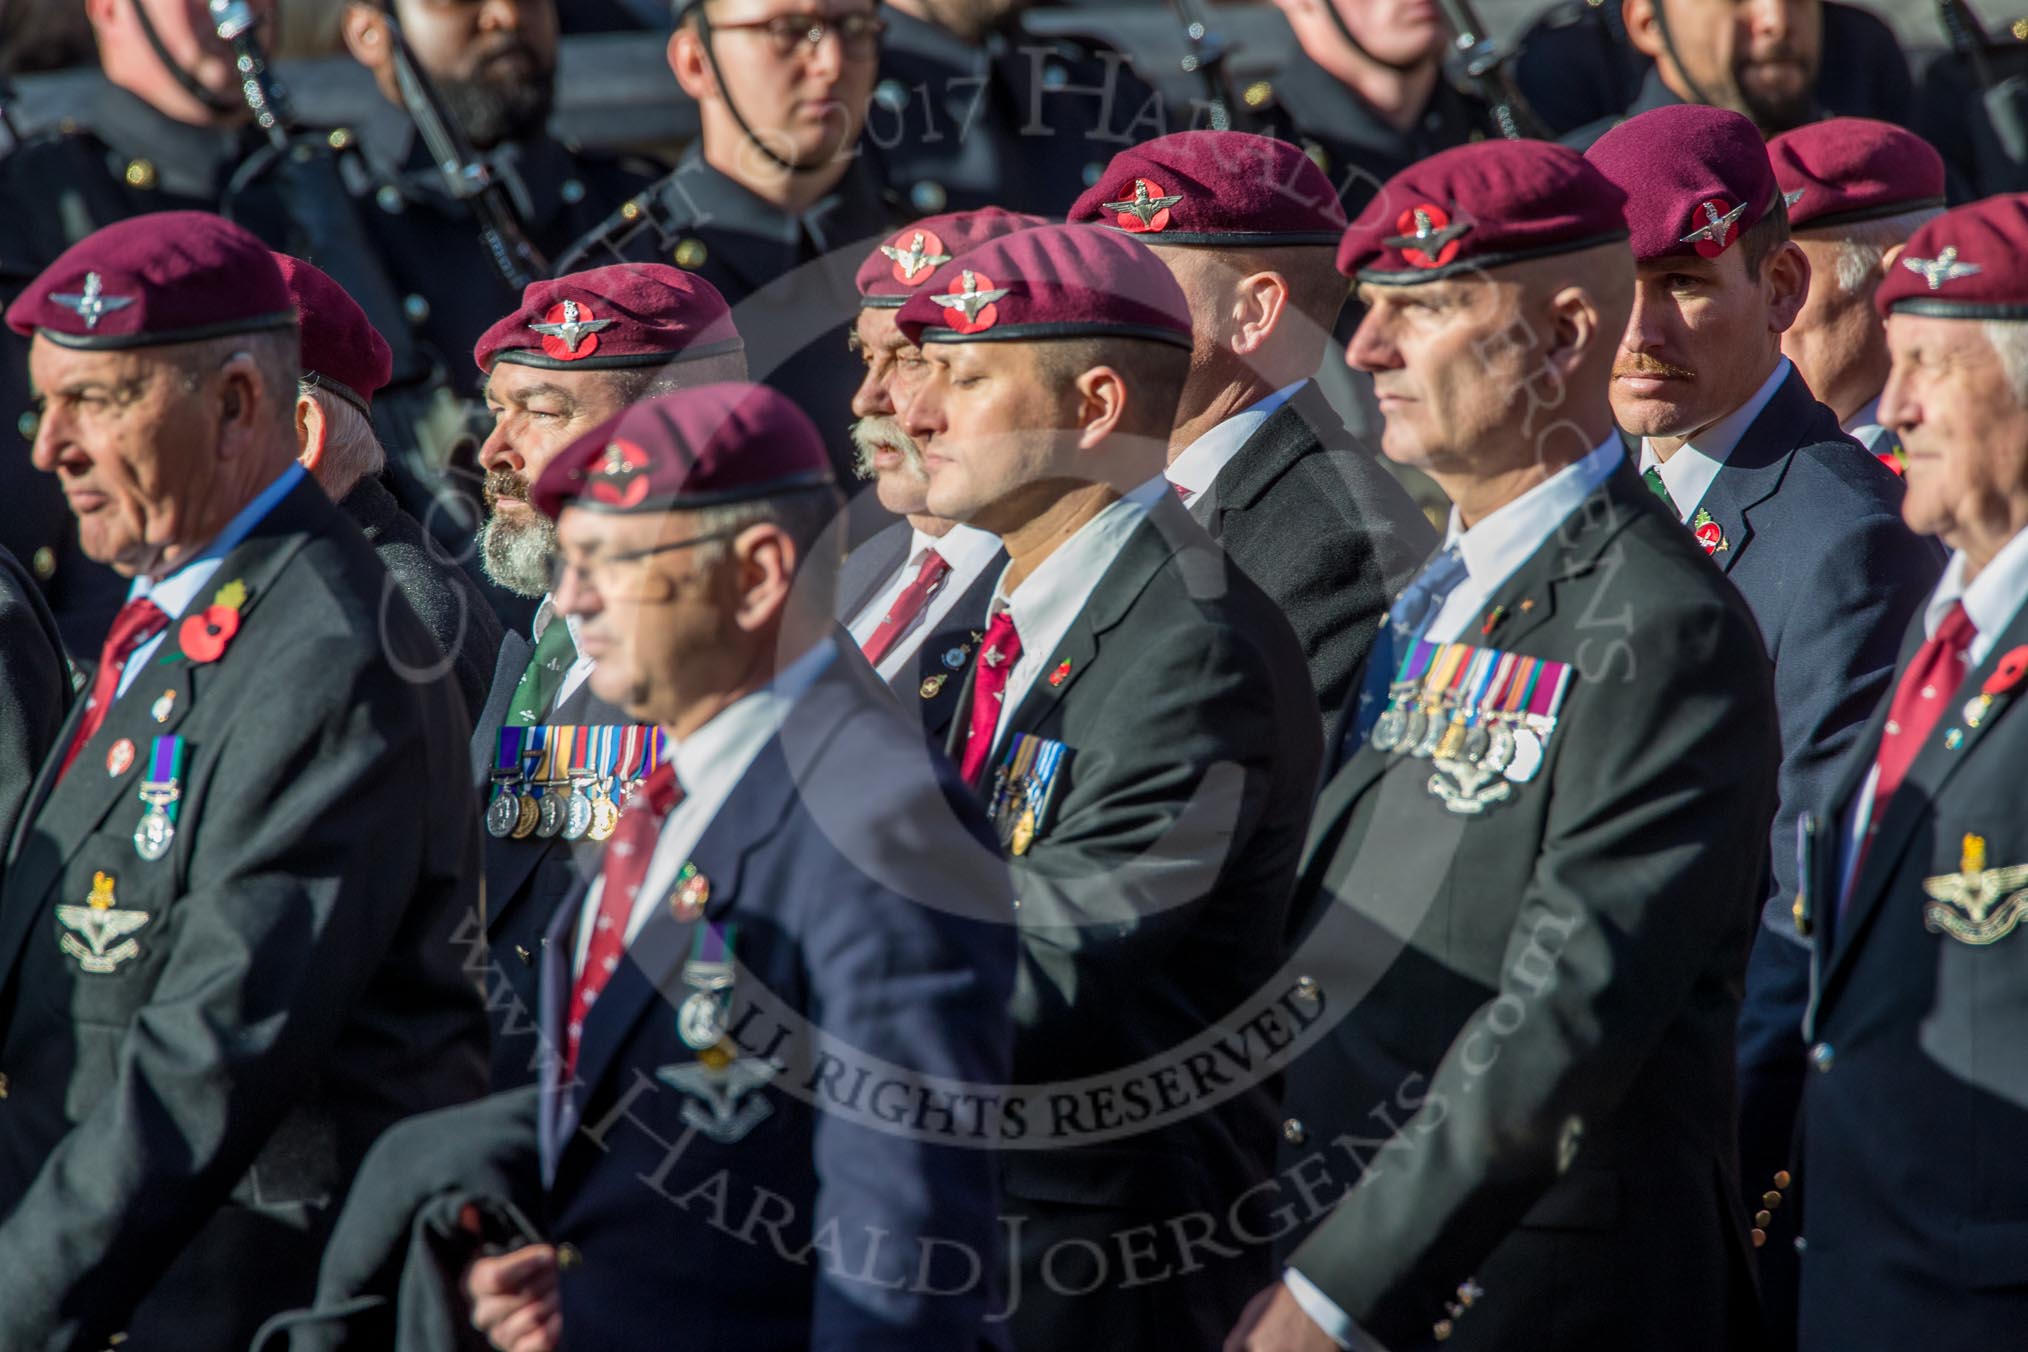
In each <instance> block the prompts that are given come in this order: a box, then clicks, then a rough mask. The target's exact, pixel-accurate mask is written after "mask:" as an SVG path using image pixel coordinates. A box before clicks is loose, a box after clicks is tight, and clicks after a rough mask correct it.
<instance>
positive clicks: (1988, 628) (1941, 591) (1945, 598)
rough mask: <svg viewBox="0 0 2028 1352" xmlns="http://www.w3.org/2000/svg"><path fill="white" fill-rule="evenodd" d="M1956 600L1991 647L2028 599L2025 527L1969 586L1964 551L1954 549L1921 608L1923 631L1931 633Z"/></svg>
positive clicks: (1986, 645)
mask: <svg viewBox="0 0 2028 1352" xmlns="http://www.w3.org/2000/svg"><path fill="white" fill-rule="evenodd" d="M1958 602H1962V603H1963V605H1964V607H1965V618H1967V619H1969V620H1970V621H1971V622H1972V627H1973V628H1974V629H1976V630H1978V631H1979V638H1980V639H1981V640H1982V641H1983V646H1984V647H1985V648H1986V649H1988V650H1990V648H1991V647H1992V645H1993V644H1994V643H1996V642H1998V641H1999V637H2000V633H2001V631H2003V630H2004V629H2006V627H2007V626H2008V625H2009V624H2011V623H2013V621H2014V616H2015V615H2017V614H2019V613H2020V610H2021V606H2022V604H2023V603H2024V602H2028V530H2024V531H2022V532H2021V533H2020V534H2019V535H2016V536H2015V537H2014V538H2013V539H2011V540H2009V541H2008V542H2007V543H2006V544H2005V545H2003V546H2002V547H2001V549H2000V552H1999V553H1998V554H1995V555H1994V556H1993V561H1992V562H1991V563H1989V564H1987V565H1986V566H1985V568H1984V570H1983V571H1981V572H1980V574H1979V575H1978V576H1977V577H1976V578H1974V579H1972V582H1971V585H1969V586H1967V585H1966V584H1965V552H1964V551H1963V550H1962V549H1959V550H1953V551H1952V553H1951V561H1950V563H1949V564H1948V565H1946V566H1945V568H1944V574H1943V578H1942V580H1941V581H1939V582H1938V583H1937V584H1936V590H1935V591H1934V592H1932V593H1930V598H1929V605H1928V607H1927V608H1925V609H1924V611H1923V616H1922V622H1923V632H1924V633H1925V634H1929V635H1934V634H1935V633H1936V629H1937V626H1938V625H1939V624H1941V623H1943V617H1944V615H1945V613H1946V612H1948V611H1949V610H1950V608H1951V606H1952V605H1953V604H1954V603H1958ZM1975 646H1977V645H1975ZM1981 657H1983V653H1982V654H1981Z"/></svg>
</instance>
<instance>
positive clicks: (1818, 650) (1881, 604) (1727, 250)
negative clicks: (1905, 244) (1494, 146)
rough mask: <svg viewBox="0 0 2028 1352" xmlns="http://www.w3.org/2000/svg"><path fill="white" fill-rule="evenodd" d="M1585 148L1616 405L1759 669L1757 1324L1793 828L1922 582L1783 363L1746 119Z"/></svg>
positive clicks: (1746, 1014) (1798, 287)
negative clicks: (1608, 267) (1618, 209)
mask: <svg viewBox="0 0 2028 1352" xmlns="http://www.w3.org/2000/svg"><path fill="white" fill-rule="evenodd" d="M1587 157H1588V158H1589V159H1590V160H1591V162H1592V163H1593V164H1595V165H1596V166H1598V168H1599V169H1600V171H1601V172H1603V173H1604V174H1605V176H1606V177H1607V178H1609V179H1611V180H1613V182H1614V183H1616V184H1617V185H1618V186H1619V187H1620V188H1621V189H1622V190H1623V191H1625V192H1626V193H1627V198H1628V200H1627V224H1628V226H1629V228H1630V230H1631V231H1632V242H1633V250H1634V260H1635V268H1636V276H1637V282H1638V284H1637V291H1636V297H1635V302H1634V309H1633V314H1632V317H1631V318H1630V319H1629V320H1628V322H1627V329H1626V335H1625V337H1624V338H1623V339H1622V340H1621V344H1620V349H1621V350H1620V355H1619V359H1618V361H1617V363H1616V364H1615V366H1614V368H1613V381H1612V400H1613V412H1614V415H1615V416H1616V417H1617V419H1618V421H1619V425H1620V428H1621V430H1623V431H1624V432H1626V433H1627V434H1628V435H1629V436H1638V437H1639V438H1641V443H1640V450H1639V455H1638V460H1637V464H1638V468H1639V470H1640V472H1641V474H1642V477H1643V478H1644V479H1646V481H1647V483H1648V486H1649V488H1650V489H1651V490H1652V491H1653V492H1654V494H1655V496H1656V497H1657V498H1659V499H1660V500H1662V501H1663V502H1664V503H1665V504H1666V505H1667V506H1668V507H1669V509H1670V510H1671V511H1672V512H1673V513H1674V514H1675V515H1676V516H1677V518H1678V519H1679V520H1681V521H1682V522H1683V523H1684V524H1685V525H1686V526H1688V527H1689V528H1690V530H1691V531H1692V532H1693V533H1694V534H1695V536H1696V538H1697V540H1698V542H1699V543H1700V544H1701V545H1703V547H1704V551H1705V553H1706V554H1708V555H1709V556H1710V558H1711V562H1712V563H1713V564H1714V565H1716V566H1717V568H1718V569H1719V571H1720V572H1722V573H1724V574H1725V576H1726V577H1727V579H1729V580H1730V581H1731V582H1732V584H1733V585H1734V586H1736V587H1737V588H1739V591H1740V594H1741V595H1743V596H1744V597H1745V598H1746V602H1747V604H1748V605H1749V606H1750V607H1752V609H1753V614H1754V619H1755V621H1756V622H1757V623H1758V625H1759V628H1760V635H1761V640H1762V642H1763V644H1764V646H1765V649H1766V651H1767V653H1768V655H1769V656H1770V657H1772V658H1773V660H1774V668H1775V701H1776V706H1777V708H1778V709H1779V711H1780V714H1781V755H1782V768H1781V783H1780V803H1779V807H1778V808H1777V810H1776V813H1775V819H1774V834H1773V837H1772V841H1771V863H1772V867H1771V869H1770V871H1769V874H1768V877H1767V883H1766V890H1765V892H1764V894H1763V901H1764V903H1765V905H1764V909H1763V916H1762V924H1761V926H1760V927H1759V928H1760V932H1759V933H1758V934H1757V935H1756V937H1755V941H1754V946H1753V961H1752V965H1751V966H1750V967H1749V968H1748V971H1747V979H1746V1002H1745V1006H1744V1008H1743V1010H1742V1011H1741V1016H1740V1034H1739V1085H1740V1127H1739V1132H1740V1136H1739V1148H1740V1161H1741V1166H1742V1169H1743V1171H1744V1176H1743V1180H1742V1181H1743V1184H1744V1186H1745V1189H1746V1197H1747V1200H1748V1202H1749V1203H1750V1205H1749V1207H1748V1210H1749V1211H1750V1212H1752V1213H1753V1214H1754V1218H1755V1220H1756V1222H1757V1225H1756V1227H1755V1228H1756V1229H1757V1230H1758V1231H1759V1232H1760V1233H1759V1235H1758V1237H1757V1238H1756V1239H1755V1243H1756V1244H1758V1245H1761V1246H1762V1259H1763V1277H1764V1283H1763V1284H1764V1287H1765V1288H1766V1290H1767V1292H1768V1309H1769V1311H1770V1314H1771V1316H1772V1318H1771V1322H1770V1333H1771V1334H1773V1335H1774V1336H1777V1337H1779V1336H1781V1334H1780V1330H1781V1328H1782V1327H1784V1325H1785V1321H1784V1319H1783V1317H1782V1313H1781V1312H1782V1311H1783V1309H1784V1307H1785V1304H1786V1301H1785V1299H1784V1296H1783V1293H1784V1292H1785V1291H1786V1290H1789V1289H1792V1288H1793V1282H1794V1266H1793V1252H1794V1248H1793V1240H1794V1237H1795V1230H1794V1208H1793V1207H1789V1208H1786V1209H1785V1208H1784V1207H1783V1206H1782V1204H1781V1202H1782V1195H1783V1194H1784V1193H1785V1192H1786V1190H1787V1185H1788V1183H1789V1181H1790V1179H1791V1177H1792V1174H1793V1171H1794V1166H1795V1158H1794V1147H1793V1141H1794V1124H1795V1111H1796V1101H1797V1098H1798V1096H1799V1095H1800V1094H1801V1092H1802V1078H1803V1074H1804V1061H1803V1051H1804V1048H1803V1043H1802V1038H1801V1031H1800V1025H1801V1014H1802V1009H1803V1005H1804V1002H1805V1001H1806V999H1807V997H1808V992H1809V953H1808V950H1807V949H1806V948H1805V946H1804V945H1803V943H1802V942H1801V940H1800V939H1799V938H1798V936H1797V935H1796V932H1795V927H1794V924H1793V922H1792V920H1791V917H1790V907H1791V906H1792V904H1793V903H1794V900H1795V896H1796V889H1797V887H1798V885H1799V882H1800V879H1799V878H1798V876H1797V864H1796V823H1797V821H1798V819H1799V817H1800V816H1801V814H1802V812H1803V810H1804V809H1805V808H1809V807H1813V806H1815V805H1817V804H1819V803H1822V802H1823V801H1824V800H1825V799H1826V797H1827V796H1828V795H1829V793H1830V791H1831V788H1832V786H1833V784H1834V783H1835V781H1836V776H1837V773H1838V770H1839V768H1840V766H1841V765H1842V763H1843V762H1844V761H1845V760H1846V759H1847V757H1848V755H1849V753H1850V751H1851V749H1852V746H1853V743H1854V742H1855V741H1856V739H1857V738H1858V736H1859V730H1860V728H1861V726H1862V725H1863V724H1864V722H1865V720H1866V716H1867V714H1869V713H1870V712H1871V711H1872V709H1873V708H1874V706H1875V705H1877V704H1878V703H1879V702H1880V699H1881V697H1882V696H1883V695H1885V693H1886V691H1887V686H1888V678H1889V676H1890V675H1891V674H1892V672H1893V670H1894V659H1895V651H1896V646H1897V644H1898V642H1899V635H1900V634H1901V633H1902V632H1903V630H1904V629H1905V628H1906V627H1907V625H1908V621H1909V619H1910V617H1911V616H1913V615H1914V614H1916V613H1917V611H1918V610H1919V609H1920V608H1921V606H1922V598H1923V597H1924V596H1925V595H1926V594H1927V593H1928V591H1929V588H1930V586H1931V584H1933V583H1934V582H1935V581H1936V578H1937V574H1938V572H1939V571H1940V570H1941V566H1942V562H1941V558H1940V556H1939V553H1938V551H1937V549H1936V546H1935V544H1934V542H1933V541H1928V540H1923V539H1919V538H1918V537H1916V536H1915V535H1913V534H1911V533H1910V532H1909V529H1908V527H1907V526H1906V525H1905V524H1903V522H1902V518H1901V512H1900V505H1901V484H1900V482H1899V481H1898V480H1896V478H1895V477H1894V474H1893V472H1892V471H1890V470H1889V469H1887V467H1886V466H1884V465H1882V464H1881V463H1880V462H1879V461H1878V460H1876V459H1874V458H1873V456H1872V455H1871V454H1870V453H1868V452H1867V451H1866V450H1865V449H1864V448H1863V447H1861V446H1860V445H1859V444H1858V443H1857V442H1855V441H1853V440H1852V439H1851V438H1849V437H1847V436H1845V435H1844V433H1843V432H1841V431H1840V430H1839V427H1838V415H1837V414H1836V413H1834V412H1832V411H1831V410H1830V409H1828V408H1826V407H1825V406H1824V405H1823V404H1821V403H1819V402H1817V400H1816V399H1815V398H1814V397H1812V395H1811V393H1810V388H1809V386H1808V385H1806V384H1805V383H1804V382H1803V377H1802V376H1801V375H1800V374H1799V373H1798V372H1797V371H1796V369H1795V366H1794V364H1793V363H1792V362H1790V361H1789V359H1788V358H1786V357H1784V356H1783V355H1782V350H1781V339H1782V334H1783V333H1784V332H1785V331H1786V330H1787V329H1788V328H1789V327H1790V326H1791V325H1792V324H1793V323H1794V322H1795V318H1796V315H1797V314H1798V312H1799V311H1800V310H1801V309H1802V307H1803V303H1804V299H1805V297H1806V296H1807V294H1808V292H1809V287H1810V264H1809V259H1808V258H1807V257H1806V256H1805V255H1804V253H1803V251H1802V250H1801V249H1800V248H1798V247H1797V245H1796V244H1795V242H1794V241H1792V240H1791V239H1790V238H1789V226H1788V209H1787V205H1786V203H1785V201H1784V199H1783V197H1782V192H1781V189H1780V187H1779V186H1778V185H1777V183H1776V180H1775V174H1774V169H1773V166H1772V165H1771V164H1770V163H1769V161H1768V154H1767V149H1766V147H1765V146H1764V145H1763V144H1762V142H1761V139H1760V134H1759V133H1758V132H1757V131H1755V130H1754V127H1753V124H1752V123H1751V122H1749V121H1747V119H1746V118H1744V117H1742V116H1741V115H1740V114H1738V113H1733V112H1727V111H1725V110H1723V109H1719V108H1704V107H1697V106H1690V105H1677V106H1674V107H1668V108H1659V109H1656V110H1655V111H1654V112H1650V113H1643V114H1641V115H1640V116H1639V117H1635V118H1632V119H1629V120H1628V121H1627V122H1625V123H1623V124H1621V125H1620V126H1619V127H1617V128H1615V129H1614V130H1613V131H1611V132H1608V133H1607V134H1606V135H1605V136H1604V137H1602V138H1600V140H1599V141H1598V143H1597V144H1596V145H1594V146H1593V147H1592V148H1591V150H1590V151H1589V152H1588V153H1587Z"/></svg>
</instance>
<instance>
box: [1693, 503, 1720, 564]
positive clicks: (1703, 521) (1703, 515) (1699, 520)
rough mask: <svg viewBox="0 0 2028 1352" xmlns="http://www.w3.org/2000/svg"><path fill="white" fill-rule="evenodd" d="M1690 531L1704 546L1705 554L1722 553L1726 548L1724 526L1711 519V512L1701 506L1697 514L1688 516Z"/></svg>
mask: <svg viewBox="0 0 2028 1352" xmlns="http://www.w3.org/2000/svg"><path fill="white" fill-rule="evenodd" d="M1690 531H1691V533H1692V534H1693V535H1695V536H1696V537H1697V543H1698V544H1700V545H1703V546H1704V552H1705V553H1706V554H1722V553H1724V552H1725V550H1726V549H1727V548H1728V546H1727V544H1726V542H1725V528H1724V527H1722V526H1720V525H1719V524H1718V523H1717V522H1716V521H1713V520H1712V519H1711V513H1709V512H1707V511H1705V510H1704V509H1703V508H1702V507H1699V508H1698V509H1697V515H1695V516H1693V517H1691V518H1690Z"/></svg>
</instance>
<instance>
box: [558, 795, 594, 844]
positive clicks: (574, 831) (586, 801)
mask: <svg viewBox="0 0 2028 1352" xmlns="http://www.w3.org/2000/svg"><path fill="white" fill-rule="evenodd" d="M591 826H592V800H591V799H590V798H588V797H586V796H585V791H584V790H583V789H580V788H573V789H572V790H571V791H570V797H569V798H568V799H567V800H565V802H564V805H563V838H564V839H565V840H583V839H584V838H585V833H586V832H588V831H590V830H591Z"/></svg>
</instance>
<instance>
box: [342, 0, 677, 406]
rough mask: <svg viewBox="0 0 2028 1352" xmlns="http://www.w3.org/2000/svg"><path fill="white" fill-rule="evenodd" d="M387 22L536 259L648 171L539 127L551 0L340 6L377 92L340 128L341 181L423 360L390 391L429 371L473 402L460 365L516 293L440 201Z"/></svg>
mask: <svg viewBox="0 0 2028 1352" xmlns="http://www.w3.org/2000/svg"><path fill="white" fill-rule="evenodd" d="M390 20H391V21H392V22H393V23H394V24H397V25H399V28H400V33H401V36H402V37H403V38H404V39H405V40H406V42H407V45H408V49H409V51H410V52H411V53H412V54H413V58H414V61H415V64H416V66H417V67H418V68H419V69H420V70H421V71H422V73H423V74H424V75H425V76H427V77H428V78H429V79H430V81H431V82H432V83H433V84H434V85H435V86H436V87H437V89H438V91H439V92H440V93H441V94H442V95H443V98H444V102H445V104H446V106H447V108H448V110H449V112H450V114H451V116H452V117H454V118H456V119H457V121H458V125H459V127H460V128H461V129H462V130H463V131H464V133H465V136H466V138H467V139H468V140H469V141H470V142H471V144H472V147H473V149H474V150H476V151H478V152H479V154H480V156H481V157H482V158H483V160H484V162H485V164H486V167H487V168H488V170H490V171H491V172H492V174H493V175H494V176H495V177H496V178H497V179H499V180H500V182H501V183H502V184H503V185H505V187H506V188H507V190H508V193H509V194H510V196H511V198H512V200H513V202H514V204H515V208H516V215H517V217H518V218H519V220H520V223H521V226H522V228H523V229H524V230H525V231H526V232H527V234H528V239H529V242H530V243H532V244H533V245H534V246H535V247H536V249H537V251H539V252H540V253H541V254H542V255H543V256H544V257H546V258H555V257H557V256H558V255H559V254H561V253H562V252H563V251H564V250H566V249H568V248H569V247H570V245H571V243H572V241H574V240H576V239H577V238H578V237H579V236H581V235H583V234H584V233H585V231H587V230H590V229H591V228H592V227H593V226H595V225H597V224H598V222H599V221H600V220H601V219H603V218H604V217H605V215H606V213H607V212H609V211H611V210H612V209H613V207H614V205H615V204H616V203H619V202H622V201H625V200H626V199H628V198H630V197H632V196H633V195H634V194H635V193H637V192H639V191H641V189H642V188H644V187H646V186H647V185H648V184H649V183H650V182H652V181H653V179H654V175H655V172H656V171H655V167H654V166H651V165H649V164H647V163H645V162H640V161H632V160H620V159H613V158H609V157H605V156H599V155H591V154H587V153H585V152H584V151H582V150H580V149H579V148H577V147H575V146H571V145H567V144H565V143H563V142H561V141H558V140H556V139H555V138H554V137H552V136H551V135H550V134H549V129H548V124H549V114H550V110H551V109H552V107H554V105H555V102H556V52H557V0H480V3H459V4H448V5H447V4H441V3H437V2H436V0H347V3H346V5H345V15H344V38H345V47H346V50H347V51H349V52H350V53H351V54H352V58H353V59H354V60H355V61H357V62H358V63H359V64H360V65H362V66H364V67H365V68H366V69H367V70H368V71H370V72H372V74H373V81H374V85H375V87H376V88H378V89H379V91H380V93H381V96H382V101H381V102H380V103H379V104H378V105H377V106H376V107H375V109H374V111H373V112H372V113H371V114H369V115H368V116H367V117H366V118H365V119H364V120H363V121H362V122H360V123H359V124H358V125H357V126H352V127H347V128H345V131H346V133H347V134H348V135H349V137H350V138H351V140H352V142H353V143H354V144H355V145H356V146H357V150H358V153H357V154H356V155H355V156H353V157H352V158H351V159H350V160H349V161H348V163H347V164H346V170H347V174H346V178H347V186H348V188H349V189H350V190H351V192H352V195H353V198H354V200H355V202H356V203H357V206H358V213H359V219H360V221H361V222H362V224H363V225H364V226H365V228H366V230H367V232H368V234H369V235H370V236H371V238H372V241H373V245H374V252H375V254H376V255H377V257H378V258H379V259H380V261H381V263H382V264H383V266H384V267H385V269H386V275H387V280H388V281H389V283H390V284H392V286H393V287H394V288H395V290H396V291H397V292H398V293H399V294H400V295H401V296H403V297H404V307H403V308H404V310H405V311H406V314H407V318H408V319H409V321H410V325H411V334H412V336H413V338H414V340H415V341H414V343H413V344H410V345H409V346H412V347H414V348H416V349H417V359H418V361H419V362H422V363H426V364H425V365H419V366H418V368H417V369H415V370H400V371H396V372H395V373H394V377H393V379H394V382H395V384H396V385H398V386H401V385H407V384H410V383H413V382H416V381H426V380H427V379H429V377H430V376H431V374H432V372H431V370H430V368H431V367H434V368H437V375H438V378H442V377H443V376H444V375H446V374H447V375H448V377H449V379H450V381H451V385H452V388H453V389H455V390H456V391H457V392H458V394H460V395H461V396H464V397H467V398H474V397H477V396H478V394H479V383H480V382H479V381H478V380H476V379H474V378H473V377H472V375H471V374H470V373H469V369H468V368H467V367H465V365H464V364H463V362H462V361H461V360H459V359H460V358H461V356H462V354H464V353H466V352H469V351H471V350H472V345H473V344H474V343H476V342H477V341H478V339H479V335H480V334H482V333H484V332H485V331H486V328H487V326H488V325H490V324H491V323H492V322H493V320H494V319H495V318H496V317H497V316H499V315H500V314H501V313H502V312H503V311H505V310H508V309H511V308H513V306H514V304H515V302H516V300H517V299H518V297H516V295H515V293H514V289H513V288H512V287H511V286H509V285H508V284H507V282H505V281H504V280H502V278H501V276H500V273H499V271H498V270H497V269H496V268H495V267H494V266H493V264H492V262H491V261H490V260H489V259H488V258H487V256H486V253H485V249H484V247H483V246H482V244H481V243H480V240H479V231H478V224H477V218H476V217H475V215H474V214H473V211H472V208H471V206H470V204H469V203H467V202H464V201H461V200H457V199H455V198H453V197H452V196H451V194H450V191H449V189H448V187H447V186H446V184H445V183H444V180H443V175H442V173H441V172H440V170H439V169H438V168H437V166H436V164H435V162H434V161H433V160H432V159H431V158H430V153H429V150H428V148H427V147H426V146H425V145H424V144H423V140H422V137H421V134H420V133H418V132H417V131H416V128H415V123H414V121H413V120H411V118H410V116H409V113H408V109H407V107H406V106H405V105H404V104H403V103H402V98H401V85H400V80H399V77H398V74H397V71H396V61H395V52H394V34H393V32H392V30H391V28H390ZM602 261H603V260H602ZM659 261H662V262H666V261H668V260H667V259H666V258H665V259H661V260H659Z"/></svg>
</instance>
